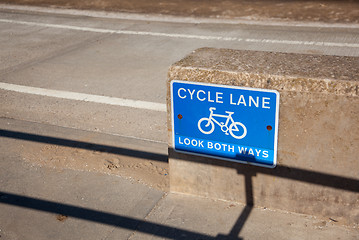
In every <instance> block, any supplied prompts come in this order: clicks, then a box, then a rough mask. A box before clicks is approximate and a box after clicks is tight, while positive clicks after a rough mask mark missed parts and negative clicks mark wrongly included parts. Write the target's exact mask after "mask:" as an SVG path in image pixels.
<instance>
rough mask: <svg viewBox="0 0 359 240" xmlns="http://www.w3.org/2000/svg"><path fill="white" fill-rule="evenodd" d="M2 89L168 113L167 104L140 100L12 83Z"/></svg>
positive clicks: (0, 87)
mask: <svg viewBox="0 0 359 240" xmlns="http://www.w3.org/2000/svg"><path fill="white" fill-rule="evenodd" d="M0 89H2V90H7V91H14V92H19V93H27V94H34V95H40V96H46V97H55V98H62V99H67V100H77V101H85V102H93V103H101V104H109V105H116V106H121V107H130V108H138V109H145V110H152V111H159V112H166V104H162V103H155V102H146V101H140V100H132V99H124V98H116V97H107V96H99V95H92V94H85V93H77V92H68V91H59V90H51V89H45V88H36V87H28V86H22V85H15V84H10V83H2V82H0Z"/></svg>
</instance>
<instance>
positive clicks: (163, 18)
mask: <svg viewBox="0 0 359 240" xmlns="http://www.w3.org/2000/svg"><path fill="white" fill-rule="evenodd" d="M0 9H4V10H13V11H14V10H15V11H31V12H40V13H50V14H62V15H63V14H66V15H72V16H86V17H96V18H109V19H122V20H134V21H153V22H169V23H190V24H201V23H204V24H206V23H208V24H244V25H256V26H279V27H315V28H341V29H343V28H347V29H359V24H358V23H325V22H318V21H317V22H310V21H308V22H307V21H305V22H303V21H285V20H280V19H272V18H267V19H256V18H255V17H254V18H253V19H251V20H248V19H245V18H236V19H225V18H203V17H181V16H171V15H163V14H139V13H125V12H111V11H99V10H76V9H60V8H48V7H38V6H20V5H11V4H0Z"/></svg>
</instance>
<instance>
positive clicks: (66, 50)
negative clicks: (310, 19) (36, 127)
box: [0, 6, 359, 143]
mask: <svg viewBox="0 0 359 240" xmlns="http://www.w3.org/2000/svg"><path fill="white" fill-rule="evenodd" d="M126 16H127V15H126ZM126 16H123V15H121V14H120V15H119V16H118V17H119V18H101V17H96V18H95V17H88V16H81V15H71V14H70V15H67V14H64V12H63V11H61V14H56V13H41V12H33V11H20V10H8V9H7V8H6V6H5V7H4V6H2V7H1V9H0V41H1V51H0V57H1V65H0V72H1V75H0V81H1V83H2V84H1V88H0V94H1V95H0V97H1V100H2V105H1V117H6V118H15V119H21V120H27V121H33V122H40V123H46V124H51V125H57V126H63V127H68V128H75V129H82V130H89V131H99V132H104V133H109V134H118V135H122V136H129V137H135V138H140V139H149V140H153V141H158V142H162V143H165V142H166V140H167V131H166V113H165V105H164V104H165V102H166V87H165V86H166V85H165V82H166V74H167V69H168V67H169V66H170V65H171V64H172V63H174V62H175V61H178V60H180V59H181V58H183V57H184V56H185V55H186V54H188V53H190V52H191V51H193V50H195V49H197V48H200V47H216V48H232V49H242V50H259V51H275V52H291V53H303V54H307V53H310V54H328V55H341V56H358V55H359V34H358V33H359V28H353V27H349V28H345V27H340V28H338V27H333V28H332V27H329V26H327V25H323V26H321V27H320V26H310V25H307V26H292V25H290V24H283V26H280V25H278V24H276V25H275V26H271V25H270V24H266V23H263V24H261V25H258V24H224V23H222V22H220V21H219V22H218V23H213V22H212V23H195V20H193V22H191V21H187V22H183V21H181V22H176V21H175V20H174V19H172V20H171V21H162V20H161V18H157V19H154V18H152V20H151V21H145V20H143V19H141V20H136V17H134V18H133V17H128V16H127V19H126V18H124V17H126ZM10 84H11V85H10ZM22 86H27V87H32V88H30V89H24V88H23V87H22ZM38 88H41V89H38ZM51 90H58V91H60V92H52V91H51ZM39 91H40V93H39ZM31 93H35V94H31ZM80 93H81V94H87V95H81V94H80ZM51 96H56V97H51ZM108 97H112V98H108ZM86 100H87V101H90V102H86ZM128 100H133V101H128Z"/></svg>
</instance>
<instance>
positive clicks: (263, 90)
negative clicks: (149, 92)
mask: <svg viewBox="0 0 359 240" xmlns="http://www.w3.org/2000/svg"><path fill="white" fill-rule="evenodd" d="M173 83H186V84H192V85H202V86H211V87H221V88H231V89H241V90H249V91H257V92H258V91H259V92H271V93H274V94H276V96H277V98H276V100H277V101H276V113H275V133H274V155H273V165H266V164H260V163H253V162H247V161H241V160H237V159H236V160H234V159H233V160H232V159H230V158H223V157H216V156H213V155H207V154H200V153H192V152H187V151H181V150H177V149H176V148H175V131H174V114H173V112H174V111H173V109H174V108H173ZM170 91H171V124H172V126H171V130H172V148H173V149H174V150H175V151H176V152H179V153H185V154H190V155H195V156H201V157H208V158H214V159H219V160H225V161H229V162H236V163H244V164H249V165H255V166H260V167H266V168H275V167H276V166H277V148H278V122H279V99H280V94H279V92H278V91H277V90H273V89H263V88H250V87H238V86H231V85H223V84H213V83H202V82H190V81H183V80H172V81H171V82H170Z"/></svg>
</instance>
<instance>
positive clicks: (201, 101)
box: [171, 80, 279, 168]
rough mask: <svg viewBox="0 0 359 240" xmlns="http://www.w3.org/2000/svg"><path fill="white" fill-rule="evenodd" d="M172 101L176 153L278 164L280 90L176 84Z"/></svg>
mask: <svg viewBox="0 0 359 240" xmlns="http://www.w3.org/2000/svg"><path fill="white" fill-rule="evenodd" d="M171 99H172V134H173V147H174V149H175V150H176V151H180V152H184V153H191V154H195V155H202V156H207V157H213V158H218V159H224V160H229V161H235V162H241V163H249V164H253V165H259V166H265V167H272V168H273V167H275V166H276V159H277V135H278V114H279V93H278V92H277V91H275V90H266V89H256V88H244V87H235V86H226V85H217V84H205V83H197V82H186V81H177V80H175V81H172V82H171Z"/></svg>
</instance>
